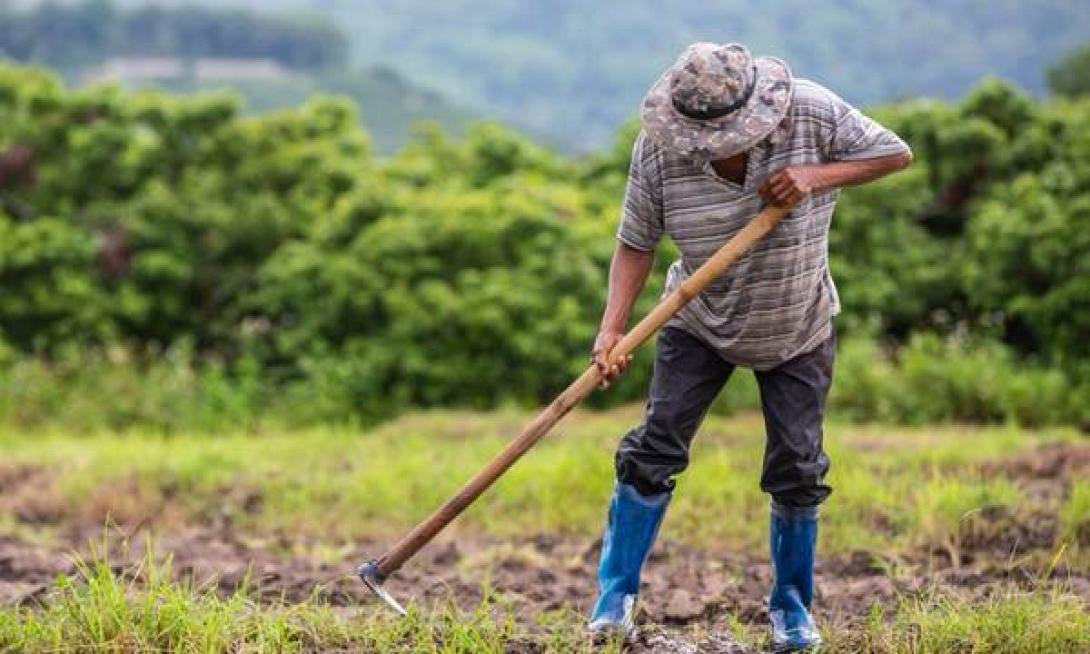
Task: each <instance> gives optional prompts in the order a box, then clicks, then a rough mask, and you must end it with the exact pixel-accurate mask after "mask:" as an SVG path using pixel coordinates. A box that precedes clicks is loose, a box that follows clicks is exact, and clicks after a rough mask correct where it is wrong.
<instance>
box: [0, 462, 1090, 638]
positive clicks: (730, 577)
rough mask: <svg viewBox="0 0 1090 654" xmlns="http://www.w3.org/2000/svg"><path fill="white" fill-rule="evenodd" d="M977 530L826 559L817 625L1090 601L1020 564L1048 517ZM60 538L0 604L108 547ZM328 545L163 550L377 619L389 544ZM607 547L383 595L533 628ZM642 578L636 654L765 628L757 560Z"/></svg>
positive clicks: (83, 533) (183, 540)
mask: <svg viewBox="0 0 1090 654" xmlns="http://www.w3.org/2000/svg"><path fill="white" fill-rule="evenodd" d="M1088 469H1090V448H1085V447H1078V448H1074V449H1072V448H1071V447H1068V446H1058V447H1055V448H1046V449H1043V450H1039V451H1035V452H1033V453H1032V454H1030V455H1026V456H1025V457H1022V458H1018V459H1013V460H1010V461H1005V462H1003V463H1001V464H996V465H995V466H994V467H993V468H991V469H990V470H988V472H989V473H990V474H1004V475H1008V476H1010V477H1011V478H1012V479H1014V480H1016V481H1017V482H1018V483H1019V484H1020V485H1024V486H1025V487H1026V488H1027V489H1036V491H1037V492H1039V493H1041V494H1042V495H1044V494H1049V495H1055V494H1057V493H1059V494H1062V493H1063V492H1064V488H1065V485H1066V483H1067V481H1068V480H1069V479H1070V478H1071V476H1073V475H1081V474H1083V473H1084V472H1086V471H1087V470H1088ZM34 478H35V477H34V475H29V474H22V473H14V472H13V473H11V474H5V475H0V505H2V504H10V503H11V501H12V498H13V497H16V496H18V495H19V494H20V493H25V492H28V491H27V489H26V488H25V486H26V484H32V483H34V482H33V480H34ZM29 506H31V507H33V503H30V504H29ZM3 508H8V507H3ZM41 508H42V510H45V509H46V508H47V507H41ZM29 517H30V518H33V516H29ZM1031 517H1032V516H1031ZM1019 520H1021V521H1019ZM981 521H983V522H981ZM87 524H88V525H90V524H92V523H87ZM973 524H977V525H980V524H984V525H990V526H991V528H987V529H977V530H976V531H974V530H972V529H970V530H969V531H968V532H966V533H965V534H962V543H961V547H960V551H959V560H957V561H951V560H949V558H945V559H944V558H943V557H942V556H936V555H935V553H934V552H926V553H925V552H920V553H918V554H917V555H914V556H913V555H910V556H907V557H905V558H902V559H898V560H896V561H893V560H887V559H883V558H882V557H880V556H878V555H875V554H873V553H867V552H854V553H851V554H848V555H845V556H836V557H825V558H822V559H821V560H820V561H819V563H818V567H817V598H816V613H817V616H818V618H819V620H823V621H824V622H825V623H826V624H829V623H833V624H837V623H845V622H848V623H850V622H852V621H854V619H855V618H853V616H855V617H859V616H863V615H865V614H867V612H868V611H870V610H871V608H872V607H873V606H874V605H875V604H876V603H878V604H880V605H881V606H882V607H883V609H884V610H887V611H888V610H891V609H892V608H893V607H894V606H895V605H896V602H897V599H898V598H899V597H904V596H912V595H915V594H920V593H925V592H933V591H934V590H936V589H938V590H941V591H942V592H945V593H950V594H955V595H958V596H962V597H964V598H966V599H968V600H974V599H983V598H986V597H988V596H989V595H990V594H992V593H994V592H995V591H996V589H998V588H1000V587H1004V588H1005V587H1009V586H1010V585H1011V584H1014V585H1016V586H1019V587H1024V588H1033V587H1037V586H1040V585H1041V584H1046V585H1049V584H1055V583H1062V584H1063V585H1064V586H1065V587H1066V588H1068V589H1070V590H1071V591H1073V592H1075V593H1077V594H1079V595H1081V596H1082V597H1083V598H1084V599H1086V600H1087V601H1088V602H1090V577H1088V576H1087V575H1086V574H1085V573H1077V572H1073V571H1070V570H1064V569H1057V570H1053V571H1052V573H1051V576H1049V577H1047V578H1042V576H1041V573H1040V570H1032V571H1027V570H1023V569H1022V568H1020V567H1019V566H1018V564H1017V563H1016V562H1015V557H1013V556H1012V552H1014V553H1018V552H1025V551H1032V550H1049V549H1051V548H1052V547H1054V545H1055V540H1054V537H1055V529H1056V525H1055V519H1054V518H1052V517H1050V516H1048V515H1046V514H1042V515H1041V516H1039V520H1037V521H1034V520H1033V519H1031V520H1029V521H1028V522H1027V521H1025V516H1013V515H1010V514H1007V513H1005V512H1003V511H998V510H996V511H990V512H989V510H985V511H983V512H982V513H981V516H980V517H979V518H978V520H977V522H976V523H973ZM142 531H143V529H140V530H138V532H137V533H136V534H129V537H130V539H129V542H131V543H134V544H139V543H143V542H144V541H143V538H142V537H140V534H141V533H142ZM997 534H998V535H997ZM64 538H66V539H68V542H67V544H64V543H62V544H61V545H50V546H43V545H40V544H35V543H31V542H27V541H24V540H20V539H17V538H11V537H8V538H0V602H2V603H3V604H4V605H8V606H11V605H24V606H34V605H37V604H39V603H40V602H43V601H48V600H47V595H48V590H49V588H50V587H51V585H52V584H53V582H54V581H55V580H56V578H57V576H58V575H59V574H72V573H73V572H75V570H74V563H73V559H72V557H71V555H70V553H81V554H84V555H85V554H86V553H87V549H88V547H87V543H88V542H89V540H90V541H94V540H98V541H99V542H101V535H100V533H99V534H96V530H95V529H93V528H90V527H87V528H86V529H78V528H72V529H71V530H69V535H68V536H65V537H64ZM119 540H120V539H119V538H112V539H110V542H111V550H113V551H112V552H111V562H112V563H113V564H114V565H115V566H116V567H117V569H118V570H125V569H135V564H136V562H137V561H138V560H139V559H140V558H141V557H142V556H143V555H144V552H143V551H142V548H141V547H135V546H134V547H133V550H134V551H132V552H126V551H124V550H123V549H121V548H120V546H119ZM323 545H325V546H326V547H328V545H329V544H328V543H326V544H323V543H305V542H298V541H296V540H292V539H291V538H290V537H288V536H286V535H284V534H280V535H275V536H274V537H272V538H268V539H265V540H262V541H256V540H245V539H244V537H242V536H240V535H239V534H238V533H237V532H236V531H233V530H231V529H228V528H224V527H222V526H221V527H189V528H186V529H183V530H172V531H170V532H169V533H161V534H158V539H157V545H156V552H157V553H158V554H159V555H166V554H168V553H169V554H170V555H171V557H172V559H173V572H174V574H175V575H176V576H177V577H179V578H186V579H192V580H194V581H196V582H197V583H199V584H202V585H204V587H207V588H211V589H215V590H217V591H219V592H222V593H225V594H226V593H231V592H232V591H234V590H236V589H237V588H239V587H240V586H242V585H243V584H244V583H245V584H246V585H248V587H249V588H250V589H252V591H253V592H255V593H257V595H258V596H259V597H260V598H261V599H262V601H265V602H268V603H295V602H300V601H304V600H307V599H317V600H318V601H321V602H325V603H328V604H331V605H334V606H338V607H345V608H346V611H348V612H349V613H351V612H353V611H354V610H355V607H361V608H360V609H359V610H362V611H368V610H375V609H374V608H372V607H375V606H376V605H375V603H374V600H373V598H372V597H371V596H370V594H369V592H368V591H367V590H366V589H365V588H364V586H363V584H362V583H360V582H359V580H358V579H356V578H355V576H354V567H355V565H357V564H358V563H360V562H361V561H363V560H365V559H366V558H368V557H374V556H376V555H377V554H380V553H381V552H382V551H384V549H385V547H386V546H387V545H388V543H385V542H379V541H372V542H364V543H360V544H358V545H355V546H351V547H348V548H346V549H345V550H342V551H339V553H338V554H336V555H334V556H329V555H327V556H326V557H324V558H325V559H326V560H325V561H319V560H317V558H316V557H314V556H306V555H299V554H291V552H306V551H316V550H318V549H320V547H321V546H323ZM599 548H600V542H592V541H589V540H583V539H578V538H573V537H564V538H561V537H554V536H547V535H537V536H531V537H524V538H518V539H508V540H500V539H491V538H483V537H473V538H466V537H464V536H457V537H449V538H446V539H443V540H440V541H439V542H436V543H433V544H432V545H430V546H429V547H427V548H425V549H424V550H423V551H421V552H420V554H419V555H418V556H417V557H416V558H414V559H413V560H412V561H410V562H409V564H408V565H406V567H405V568H404V569H403V570H402V571H401V572H399V573H397V574H396V575H394V576H393V578H391V579H390V580H389V581H388V582H387V588H388V589H389V590H390V592H391V593H392V594H393V595H394V596H395V597H398V598H401V599H403V600H406V601H415V602H419V603H422V604H423V605H432V604H436V603H446V602H450V601H453V602H455V603H457V604H458V605H459V606H461V607H462V608H464V609H467V610H472V609H474V608H475V607H476V606H477V605H479V603H480V601H481V600H482V592H483V591H482V586H487V587H488V588H490V589H491V591H492V593H493V596H494V598H496V599H500V600H502V601H503V602H504V603H505V605H506V606H509V607H510V608H511V609H512V610H513V611H514V612H515V613H516V615H517V616H518V618H519V620H520V622H522V623H523V624H524V625H526V626H527V627H528V628H530V629H531V630H532V629H533V628H534V627H533V625H535V624H536V623H537V622H536V620H535V617H536V616H537V615H538V614H540V613H542V612H545V611H554V610H570V611H576V612H579V613H585V612H586V611H587V609H588V607H589V605H590V603H591V602H592V600H593V593H594V578H595V565H596V562H597V558H598V552H599ZM644 580H645V585H644V589H643V592H642V600H643V610H644V615H643V616H642V622H643V623H644V624H645V625H649V626H646V627H645V628H644V629H643V630H642V631H641V633H640V635H639V638H638V639H637V640H636V642H635V643H634V645H633V647H632V649H633V651H642V652H658V651H663V652H666V651H670V652H742V651H746V650H745V648H744V647H742V646H741V645H739V644H738V643H737V642H735V641H734V639H733V638H731V637H730V635H729V633H728V632H727V631H726V630H725V624H726V623H727V619H728V618H729V617H730V616H735V617H737V619H739V620H741V621H742V622H743V623H748V624H752V625H763V624H764V623H765V622H766V619H767V615H766V611H765V607H764V600H765V596H766V593H767V592H768V588H769V584H770V583H771V570H770V567H769V564H768V561H767V559H766V558H765V557H762V556H758V555H753V554H740V553H737V552H730V551H711V550H701V549H694V548H691V547H686V546H684V545H681V544H678V543H676V542H671V541H669V540H665V541H664V542H662V543H661V544H659V545H658V546H657V547H656V549H655V551H654V552H653V553H652V556H651V558H650V560H649V562H648V566H647V569H646V573H645V575H644ZM650 625H656V626H650ZM529 650H530V651H532V650H533V648H532V647H530V648H529Z"/></svg>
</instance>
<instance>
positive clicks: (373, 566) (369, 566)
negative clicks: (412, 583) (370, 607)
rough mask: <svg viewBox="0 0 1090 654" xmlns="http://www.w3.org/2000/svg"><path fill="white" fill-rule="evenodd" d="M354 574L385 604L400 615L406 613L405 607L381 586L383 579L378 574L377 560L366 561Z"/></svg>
mask: <svg viewBox="0 0 1090 654" xmlns="http://www.w3.org/2000/svg"><path fill="white" fill-rule="evenodd" d="M356 574H357V575H359V577H360V579H361V580H363V583H364V585H365V586H367V588H368V589H369V590H370V591H371V592H372V593H374V594H375V597H377V598H379V599H380V600H382V601H383V602H384V603H385V604H386V606H388V607H390V608H391V609H393V610H395V611H397V612H398V614H399V615H401V616H402V617H404V616H405V615H406V612H405V609H404V608H403V607H402V606H401V604H399V603H398V601H397V600H396V599H394V598H393V596H392V595H390V593H388V592H386V589H385V588H383V587H382V582H383V581H384V579H382V577H381V575H380V574H379V571H378V561H368V562H367V563H364V564H363V565H361V566H360V567H359V568H357V569H356Z"/></svg>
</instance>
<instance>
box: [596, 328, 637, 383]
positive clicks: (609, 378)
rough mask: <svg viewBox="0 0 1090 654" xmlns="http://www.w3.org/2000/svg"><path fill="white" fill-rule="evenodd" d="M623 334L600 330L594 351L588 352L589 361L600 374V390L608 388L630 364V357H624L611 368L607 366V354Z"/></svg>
mask: <svg viewBox="0 0 1090 654" xmlns="http://www.w3.org/2000/svg"><path fill="white" fill-rule="evenodd" d="M623 337H624V334H623V333H621V332H616V331H611V330H602V331H600V332H598V338H596V339H594V349H593V350H591V352H590V360H591V361H592V362H593V363H594V365H595V366H596V367H597V368H598V372H599V373H601V374H602V384H601V386H600V388H602V389H606V388H609V385H610V384H612V383H613V381H614V380H615V379H617V377H620V376H621V375H622V374H624V371H625V370H628V364H630V363H632V355H631V354H629V355H626V356H623V357H621V358H620V360H618V361H617V362H616V363H614V364H613V365H612V366H610V365H609V353H610V352H612V351H613V348H614V347H616V346H617V343H618V342H620V340H621V338H623Z"/></svg>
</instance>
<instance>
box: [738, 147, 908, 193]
mask: <svg viewBox="0 0 1090 654" xmlns="http://www.w3.org/2000/svg"><path fill="white" fill-rule="evenodd" d="M910 163H912V151H911V150H905V151H903V152H900V153H898V154H891V155H886V156H884V157H876V158H874V159H856V160H851V161H830V162H828V163H820V164H807V165H800V166H788V167H786V168H784V169H783V170H780V171H779V172H777V173H775V174H773V175H771V176H770V177H769V178H768V179H766V180H765V181H764V182H762V183H761V185H760V186H759V187H758V189H757V192H758V193H760V194H761V197H762V198H764V200H765V202H768V203H769V204H774V205H778V206H783V205H788V204H794V203H796V202H798V201H799V200H801V199H803V198H804V197H806V196H807V195H809V194H811V193H820V192H821V191H830V190H833V189H837V188H841V187H844V186H856V185H858V184H866V183H867V182H870V181H873V180H876V179H878V178H880V177H885V176H886V175H889V174H890V173H894V172H897V171H898V170H901V169H903V168H906V167H908V165H909V164H910Z"/></svg>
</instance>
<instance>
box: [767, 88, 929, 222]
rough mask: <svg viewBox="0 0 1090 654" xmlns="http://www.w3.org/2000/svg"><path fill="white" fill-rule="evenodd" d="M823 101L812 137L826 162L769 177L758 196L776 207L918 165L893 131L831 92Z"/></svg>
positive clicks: (824, 93)
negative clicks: (914, 163) (912, 164)
mask: <svg viewBox="0 0 1090 654" xmlns="http://www.w3.org/2000/svg"><path fill="white" fill-rule="evenodd" d="M819 98H820V99H815V100H814V101H813V105H812V106H811V107H810V111H812V112H813V113H814V116H815V118H816V120H815V121H814V122H813V123H811V124H812V125H815V126H816V131H815V133H814V134H813V135H812V136H813V142H815V143H816V144H817V147H818V150H819V153H818V154H819V160H820V161H821V163H814V164H803V165H797V166H788V167H786V168H784V169H783V170H780V171H778V172H776V173H775V174H773V175H771V176H770V177H769V178H768V179H766V180H765V181H764V182H763V183H762V184H761V185H760V186H759V187H758V192H759V193H760V194H761V197H763V198H764V200H765V201H766V202H768V203H770V204H780V205H782V204H789V203H793V202H798V201H799V200H801V199H802V198H803V197H805V196H806V195H808V194H810V193H820V192H822V191H831V190H833V189H838V188H841V187H844V186H856V185H858V184H865V183H867V182H870V181H873V180H876V179H878V178H880V177H884V176H886V175H888V174H890V173H893V172H896V171H898V170H901V169H902V168H906V167H907V166H908V165H909V164H910V163H912V150H911V149H910V148H909V147H908V145H907V144H906V143H905V142H904V141H903V140H901V138H900V137H899V136H897V135H896V134H894V133H893V131H891V130H889V129H887V128H886V127H884V126H883V125H881V124H879V123H878V122H877V121H876V120H874V119H873V118H871V117H870V116H867V115H866V114H864V113H863V112H861V111H859V110H858V109H856V108H855V107H853V106H852V105H850V104H848V103H847V102H845V101H844V100H842V99H841V98H840V97H839V96H837V95H836V94H835V93H833V92H832V91H829V90H828V89H822V93H821V94H820V96H819Z"/></svg>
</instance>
